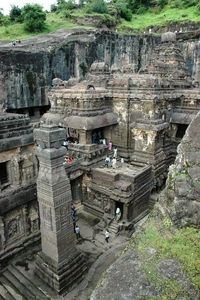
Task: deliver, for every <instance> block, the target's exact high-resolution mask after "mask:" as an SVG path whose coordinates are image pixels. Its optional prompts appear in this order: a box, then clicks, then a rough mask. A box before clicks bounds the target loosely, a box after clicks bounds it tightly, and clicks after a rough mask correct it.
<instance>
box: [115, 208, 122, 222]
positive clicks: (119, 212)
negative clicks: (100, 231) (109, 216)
mask: <svg viewBox="0 0 200 300" xmlns="http://www.w3.org/2000/svg"><path fill="white" fill-rule="evenodd" d="M121 215H122V214H121V210H120V208H119V207H117V208H116V212H115V216H116V221H117V222H118V221H119V220H120V218H121Z"/></svg>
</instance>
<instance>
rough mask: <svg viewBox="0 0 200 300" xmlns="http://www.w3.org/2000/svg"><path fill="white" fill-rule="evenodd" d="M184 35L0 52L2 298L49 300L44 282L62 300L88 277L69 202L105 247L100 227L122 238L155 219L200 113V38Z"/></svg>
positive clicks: (86, 35)
mask: <svg viewBox="0 0 200 300" xmlns="http://www.w3.org/2000/svg"><path fill="white" fill-rule="evenodd" d="M184 36H185V35H184V33H178V34H177V35H176V34H175V33H170V32H168V33H165V34H163V35H162V36H161V37H160V36H157V35H155V36H154V35H146V34H145V35H142V36H138V35H126V36H122V35H121V34H120V35H118V34H117V33H115V32H111V31H109V32H104V31H102V32H98V31H93V30H92V31H89V32H85V31H83V32H82V33H81V32H79V31H78V32H73V33H69V32H67V34H65V35H64V33H63V32H60V33H59V35H57V33H56V35H54V34H51V35H50V38H49V40H48V38H47V39H46V38H45V39H43V38H42V39H41V40H40V41H39V40H38V42H37V43H35V44H34V47H32V46H33V45H32V42H31V45H30V44H29V42H27V43H26V42H25V41H24V44H23V43H21V44H20V46H16V47H13V48H12V50H11V49H10V45H7V46H6V45H4V44H1V43H0V55H1V63H0V103H1V104H2V107H1V106H0V192H1V193H0V299H1V295H2V294H3V292H4V298H3V299H7V298H6V296H7V294H8V293H9V291H11V288H12V290H14V291H16V290H17V292H18V293H19V294H20V295H21V294H22V295H23V297H24V298H22V299H32V298H31V297H33V296H34V295H37V297H40V298H41V299H43V298H42V297H43V296H44V295H45V292H44V291H45V289H44V290H43V285H41V286H40V285H39V282H42V283H44V286H45V287H48V286H49V287H52V288H53V289H54V291H53V292H52V293H53V294H54V295H55V294H56V295H57V296H58V294H62V293H63V292H64V293H65V291H69V289H70V288H71V287H72V285H73V284H74V283H77V282H79V281H80V280H81V279H82V277H83V276H84V272H85V271H86V268H87V267H86V263H85V258H84V255H83V254H82V252H79V251H78V250H77V249H78V248H79V246H80V248H79V249H81V246H82V245H76V243H75V238H76V236H75V234H74V232H73V224H72V219H71V203H73V204H75V206H76V207H78V208H80V211H81V213H83V214H85V215H86V216H87V217H88V216H90V217H91V219H93V220H96V221H97V222H96V223H95V225H94V224H93V223H92V226H91V227H92V229H93V227H94V229H95V230H97V232H98V233H97V234H96V235H98V234H99V235H100V234H102V239H103V242H104V234H103V232H104V230H105V228H108V230H109V232H110V234H111V235H112V236H113V237H114V238H116V240H117V239H118V238H119V235H120V238H124V239H127V238H128V237H130V236H131V234H132V233H133V231H134V229H135V228H136V225H137V223H138V222H139V221H140V220H142V219H143V218H144V217H145V216H147V215H148V213H149V211H150V210H151V208H152V206H153V205H154V202H155V199H156V197H157V193H158V192H160V190H161V189H162V188H163V187H164V186H165V182H166V179H167V177H168V171H169V166H171V165H172V164H173V163H174V161H175V158H176V155H177V147H178V145H179V144H180V142H181V140H182V138H183V136H184V135H185V132H186V130H187V127H188V125H189V124H190V123H191V122H192V121H193V119H194V117H195V116H196V115H197V113H198V112H199V110H200V88H199V81H200V44H199V38H195V35H194V36H192V35H191V38H190V37H189V39H186V40H184ZM198 36H199V35H198ZM2 43H3V42H2ZM2 45H3V46H2ZM49 107H50V109H49ZM48 109H49V110H48ZM47 110H48V112H46V111H47ZM26 114H29V117H30V118H29V117H28V115H26ZM40 117H41V118H40ZM33 128H35V129H34V130H35V131H34V132H35V133H34V134H33ZM188 132H189V131H188ZM192 132H193V131H192ZM34 135H35V136H34ZM186 136H187V134H186ZM64 141H65V142H66V141H67V147H64V146H63V145H64ZM109 143H112V149H110V150H109V148H108V144H109ZM186 143H187V145H188V148H190V145H189V143H188V142H187V139H186ZM65 146H66V145H65ZM184 147H185V146H184ZM114 149H117V161H116V165H115V167H113V166H112V165H111V164H110V165H109V166H108V167H107V166H106V165H105V158H106V157H107V156H109V157H110V158H111V159H112V158H113V155H114ZM195 155H196V154H195ZM192 157H193V152H192ZM178 160H181V164H182V165H183V166H185V160H184V159H183V161H182V156H181V155H180V153H179V156H178ZM176 164H177V167H175V168H174V172H175V171H176V170H178V168H179V165H178V163H177V160H176ZM172 171H173V170H171V172H172ZM174 172H172V174H174ZM195 172H197V171H195ZM175 173H176V172H175ZM197 173H198V172H197ZM174 181H175V182H176V180H175V179H174ZM36 184H37V187H36ZM168 185H169V182H168ZM182 185H183V186H184V193H185V194H187V191H186V186H185V183H184V182H182ZM168 188H171V186H169V187H168ZM170 192H171V190H170ZM174 193H175V195H176V194H177V193H178V189H177V190H175V191H174ZM185 194H184V197H185V198H184V199H185V200H184V210H185V211H186V210H188V211H190V210H189V209H188V201H187V198H186V195H185ZM192 195H193V194H192ZM179 196H180V198H178V199H180V202H178V209H179V211H180V215H182V214H181V213H182V209H183V206H182V200H183V199H182V194H180V195H179ZM195 197H196V193H195V192H194V199H195ZM192 200H193V198H192ZM179 203H180V204H179ZM191 203H192V205H193V202H192V201H191ZM117 209H120V211H121V218H120V220H118V222H117V221H116V220H115V214H116V210H117ZM78 213H79V211H78ZM196 216H198V215H196ZM192 220H194V218H192ZM178 222H181V220H178ZM191 222H193V224H194V221H191ZM195 222H197V221H195ZM90 229H91V228H90ZM95 230H94V231H95ZM95 241H96V240H95V239H93V238H92V234H91V240H90V241H89V242H90V243H93V242H95ZM83 243H84V242H83ZM76 246H77V247H76ZM92 246H94V244H92ZM90 247H91V245H90ZM88 248H89V246H88ZM91 248H92V247H91ZM87 250H88V249H87ZM24 253H28V257H29V258H30V256H31V255H32V261H31V263H30V265H31V264H32V265H34V266H32V265H31V267H32V269H31V270H28V271H26V272H25V271H24V269H23V266H22V267H21V266H16V265H15V264H14V263H13V261H15V260H17V259H18V257H21V255H22V254H24ZM29 253H31V255H29ZM86 253H87V251H86ZM35 258H36V259H35ZM88 265H89V263H88ZM31 272H32V273H31ZM30 273H31V274H30ZM33 274H34V275H33ZM32 275H33V277H32ZM24 277H26V280H27V278H29V284H28V285H26V284H25V283H24V282H26V281H25V278H24ZM33 278H34V279H33ZM35 282H36V283H35ZM34 283H35V286H34ZM7 287H8V289H7ZM38 287H40V289H39V288H38ZM22 290H23V292H22ZM36 290H37V293H36V294H35V292H36ZM47 293H48V292H47ZM24 295H25V296H24ZM48 295H50V297H51V292H50V293H48ZM57 296H56V297H57ZM20 297H21V296H20ZM59 297H62V296H58V298H56V299H59ZM40 298H39V299H40ZM8 299H12V298H8ZM17 299H19V298H17ZM44 299H48V298H45V297H44ZM52 299H53V298H52Z"/></svg>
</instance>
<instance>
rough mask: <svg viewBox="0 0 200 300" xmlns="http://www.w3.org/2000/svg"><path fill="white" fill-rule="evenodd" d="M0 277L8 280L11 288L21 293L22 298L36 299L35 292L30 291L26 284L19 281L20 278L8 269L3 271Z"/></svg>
mask: <svg viewBox="0 0 200 300" xmlns="http://www.w3.org/2000/svg"><path fill="white" fill-rule="evenodd" d="M2 277H4V278H5V279H6V280H7V281H8V283H9V285H10V287H11V288H13V289H14V290H15V291H16V292H17V293H19V294H21V295H23V298H22V299H24V300H25V299H26V300H30V299H31V300H32V299H36V298H35V294H34V293H32V292H31V291H30V289H29V286H28V284H27V283H26V284H25V283H22V282H20V280H19V279H18V278H17V277H15V275H14V274H12V272H10V271H9V270H8V269H7V270H6V271H5V272H4V273H3V275H2Z"/></svg>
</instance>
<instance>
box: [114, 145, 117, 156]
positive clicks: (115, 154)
mask: <svg viewBox="0 0 200 300" xmlns="http://www.w3.org/2000/svg"><path fill="white" fill-rule="evenodd" d="M113 152H114V153H113V157H114V158H117V147H115V148H114V150H113Z"/></svg>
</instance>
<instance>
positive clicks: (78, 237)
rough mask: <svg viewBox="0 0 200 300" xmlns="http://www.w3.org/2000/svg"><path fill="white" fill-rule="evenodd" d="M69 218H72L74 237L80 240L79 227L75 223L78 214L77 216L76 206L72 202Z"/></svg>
mask: <svg viewBox="0 0 200 300" xmlns="http://www.w3.org/2000/svg"><path fill="white" fill-rule="evenodd" d="M71 218H72V222H73V227H74V233H75V234H76V238H77V240H80V238H81V232H80V227H79V226H78V225H77V224H76V222H77V220H78V216H77V211H76V208H75V206H74V204H73V203H72V204H71Z"/></svg>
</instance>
